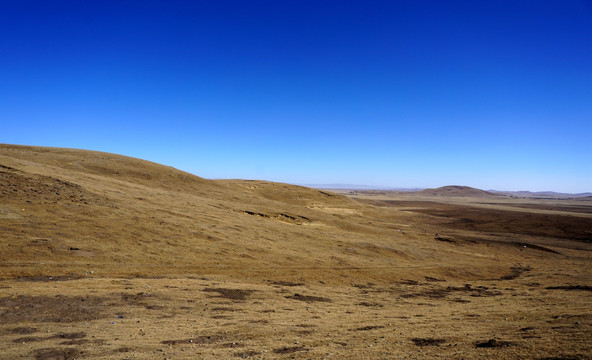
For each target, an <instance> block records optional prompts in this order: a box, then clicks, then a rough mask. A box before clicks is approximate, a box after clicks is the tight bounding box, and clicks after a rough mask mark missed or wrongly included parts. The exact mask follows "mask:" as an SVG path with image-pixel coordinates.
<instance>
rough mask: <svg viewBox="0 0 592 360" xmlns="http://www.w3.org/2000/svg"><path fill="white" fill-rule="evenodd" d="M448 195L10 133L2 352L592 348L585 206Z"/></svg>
mask: <svg viewBox="0 0 592 360" xmlns="http://www.w3.org/2000/svg"><path fill="white" fill-rule="evenodd" d="M447 190H451V189H447ZM456 190H458V189H456ZM456 190H455V191H453V192H450V191H447V192H446V193H441V192H440V193H426V192H424V193H421V194H419V193H416V194H413V193H410V194H403V193H396V192H376V191H367V192H364V191H341V193H338V192H332V191H325V190H314V189H310V188H305V187H299V186H293V185H287V184H280V183H272V182H266V181H247V180H216V181H214V180H206V179H203V178H200V177H197V176H194V175H191V174H188V173H184V172H182V171H179V170H176V169H174V168H171V167H167V166H163V165H159V164H155V163H151V162H148V161H143V160H139V159H133V158H129V157H124V156H119V155H113V154H107V153H100V152H93V151H84V150H71V149H57V148H42V147H27V146H15V145H0V358H2V359H19V358H22V359H31V358H32V359H106V358H107V359H165V358H166V359H201V358H204V359H216V358H222V359H231V358H253V359H271V358H278V359H284V358H286V359H288V358H296V359H323V358H328V359H404V358H409V359H433V358H442V359H592V301H591V298H592V297H591V291H592V275H591V272H592V266H591V264H592V262H591V260H592V252H591V251H592V200H591V199H573V200H566V199H563V200H544V199H516V198H508V197H504V196H491V195H489V194H482V193H479V192H476V193H475V192H471V193H470V194H462V193H459V192H458V191H456ZM463 195H468V196H463Z"/></svg>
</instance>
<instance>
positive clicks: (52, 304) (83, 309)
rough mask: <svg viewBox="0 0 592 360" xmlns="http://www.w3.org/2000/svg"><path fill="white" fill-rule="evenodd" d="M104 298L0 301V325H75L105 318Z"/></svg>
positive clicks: (24, 297)
mask: <svg viewBox="0 0 592 360" xmlns="http://www.w3.org/2000/svg"><path fill="white" fill-rule="evenodd" d="M106 300H107V298H103V297H92V296H89V297H83V296H62V295H58V296H55V297H49V296H25V295H19V296H16V297H4V298H0V309H1V310H0V323H3V324H14V323H21V322H28V321H30V322H74V321H89V320H96V319H100V318H102V317H104V314H103V312H104V310H105V308H106V305H105V302H106Z"/></svg>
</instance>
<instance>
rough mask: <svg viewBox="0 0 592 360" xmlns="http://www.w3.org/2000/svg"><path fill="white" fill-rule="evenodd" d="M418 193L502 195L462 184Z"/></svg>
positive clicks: (437, 194) (432, 194)
mask: <svg viewBox="0 0 592 360" xmlns="http://www.w3.org/2000/svg"><path fill="white" fill-rule="evenodd" d="M416 194H418V195H428V196H495V197H497V196H502V195H501V194H494V193H492V192H489V191H485V190H481V189H475V188H472V187H469V186H460V185H449V186H442V187H439V188H435V189H425V190H421V191H418V192H416Z"/></svg>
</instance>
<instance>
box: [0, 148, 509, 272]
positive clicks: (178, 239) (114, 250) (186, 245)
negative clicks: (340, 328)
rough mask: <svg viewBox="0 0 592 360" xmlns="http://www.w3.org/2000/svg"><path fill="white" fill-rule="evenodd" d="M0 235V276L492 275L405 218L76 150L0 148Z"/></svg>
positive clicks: (299, 191)
mask: <svg viewBox="0 0 592 360" xmlns="http://www.w3.org/2000/svg"><path fill="white" fill-rule="evenodd" d="M412 223H413V224H415V225H413V226H411V225H410V224H412ZM0 229H1V238H0V276H2V277H18V276H34V275H48V274H49V275H56V276H57V275H65V274H75V275H80V276H82V274H86V273H89V272H90V271H93V273H94V274H101V275H105V276H108V275H125V276H127V275H130V276H134V275H136V276H142V275H146V276H148V275H149V276H154V275H159V274H162V275H170V274H184V275H192V274H193V275H195V276H200V275H205V274H227V275H231V276H234V277H245V278H265V279H269V278H282V279H284V278H285V279H288V278H289V279H298V278H306V279H319V280H320V281H349V280H347V279H357V278H359V279H373V280H381V279H393V278H400V277H409V276H411V275H413V274H416V273H417V274H420V275H424V274H433V273H434V272H436V273H437V272H442V271H443V272H446V273H447V274H448V275H452V274H455V273H467V274H474V275H479V274H481V275H483V274H489V273H490V272H491V271H493V270H491V269H486V267H487V265H488V264H489V263H488V261H491V266H493V267H496V266H498V265H497V264H496V262H495V260H494V259H493V256H492V255H491V254H489V253H484V254H482V253H476V252H475V251H477V252H479V251H481V249H473V250H471V251H467V249H462V251H459V249H456V248H450V247H449V246H447V245H446V244H443V243H441V242H439V241H434V240H433V232H432V230H431V229H428V230H426V229H423V228H422V227H421V222H419V223H418V222H417V219H414V218H412V215H411V214H409V213H408V212H405V211H397V210H394V209H383V208H379V207H375V206H372V205H368V204H362V203H359V202H357V201H355V200H352V199H350V198H346V197H344V196H341V195H337V194H333V193H330V192H324V191H319V190H314V189H309V188H305V187H299V186H293V185H287V184H280V183H272V182H265V181H246V180H221V181H212V180H206V179H203V178H200V177H197V176H194V175H191V174H188V173H185V172H182V171H179V170H176V169H174V168H171V167H168V166H163V165H159V164H155V163H152V162H148V161H144V160H139V159H135V158H130V157H125V156H119V155H113V154H107V153H100V152H93V151H85V150H71V149H56V148H42V147H28V146H14V145H0ZM488 251H489V250H488ZM508 256H509V257H510V258H511V254H509V255H508ZM490 258H491V259H490ZM451 262H452V263H451ZM460 264H463V266H465V267H463V268H459V267H458V266H459V265H460ZM414 269H421V271H420V272H419V273H418V272H417V271H416V270H414ZM467 269H470V270H467ZM499 271H500V272H503V271H505V270H503V269H502V270H499ZM494 275H495V274H494ZM95 276H96V275H95ZM321 279H324V280H321Z"/></svg>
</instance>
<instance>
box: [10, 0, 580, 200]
mask: <svg viewBox="0 0 592 360" xmlns="http://www.w3.org/2000/svg"><path fill="white" fill-rule="evenodd" d="M0 142H2V143H12V144H27V145H43V146H58V147H72V148H83V149H93V150H101V151H107V152H113V153H119V154H124V155H129V156H134V157H139V158H143V159H147V160H151V161H156V162H159V163H163V164H167V165H171V166H174V167H177V168H180V169H182V170H186V171H189V172H192V173H194V174H196V175H199V176H203V177H206V178H249V179H266V180H272V181H282V182H288V183H298V184H311V183H312V184H323V183H348V184H367V185H384V186H393V187H436V186H443V185H448V184H461V185H469V186H474V187H478V188H484V189H500V190H534V191H536V190H555V191H564V192H584V191H592V2H590V1H586V0H579V1H578V0H560V1H543V0H536V1H520V0H508V1H498V0H495V1H493V0H491V1H472V0H471V1H422V0H415V1H347V0H340V1H316V0H315V1H308V0H304V1H302V0H298V1H297V0H267V1H225V0H221V1H219V0H216V1H148V0H147V1H125V0H118V1H98V0H97V1H60V0H56V1H27V0H19V1H11V0H0Z"/></svg>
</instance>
